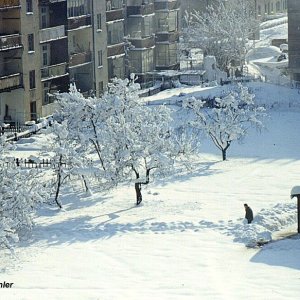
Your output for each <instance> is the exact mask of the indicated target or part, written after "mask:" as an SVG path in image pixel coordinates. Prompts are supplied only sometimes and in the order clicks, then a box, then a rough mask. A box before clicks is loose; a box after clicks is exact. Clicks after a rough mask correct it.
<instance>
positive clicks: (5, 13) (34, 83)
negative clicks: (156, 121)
mask: <svg viewBox="0 0 300 300" xmlns="http://www.w3.org/2000/svg"><path fill="white" fill-rule="evenodd" d="M105 9H106V4H105V1H104V0H103V1H93V0H68V1H63V0H39V1H33V0H0V63H1V64H0V122H1V123H2V122H5V123H11V124H14V123H24V122H25V121H28V120H36V119H37V118H38V117H41V116H43V114H47V111H46V110H45V109H44V108H46V107H47V105H48V104H49V103H50V102H51V96H50V95H51V94H54V93H56V92H65V91H68V88H69V84H70V82H74V83H76V85H77V87H78V89H80V90H81V91H82V92H83V93H85V94H91V93H95V92H96V93H98V94H99V92H101V90H103V87H104V86H105V85H106V83H107V81H108V77H107V59H106V53H107V45H106V40H107V36H106V25H105ZM102 28H103V29H102Z"/></svg>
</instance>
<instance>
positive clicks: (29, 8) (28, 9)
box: [26, 0, 33, 12]
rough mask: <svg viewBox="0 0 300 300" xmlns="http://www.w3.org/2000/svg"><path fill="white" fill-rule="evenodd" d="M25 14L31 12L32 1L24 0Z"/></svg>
mask: <svg viewBox="0 0 300 300" xmlns="http://www.w3.org/2000/svg"><path fill="white" fill-rule="evenodd" d="M26 12H33V9H32V0H26Z"/></svg>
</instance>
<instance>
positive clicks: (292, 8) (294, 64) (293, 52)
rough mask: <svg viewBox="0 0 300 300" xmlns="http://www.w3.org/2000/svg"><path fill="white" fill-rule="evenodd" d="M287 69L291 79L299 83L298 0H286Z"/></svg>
mask: <svg viewBox="0 0 300 300" xmlns="http://www.w3.org/2000/svg"><path fill="white" fill-rule="evenodd" d="M288 41H289V69H290V74H291V79H292V80H294V81H296V82H298V83H300V1H299V0H289V1H288Z"/></svg>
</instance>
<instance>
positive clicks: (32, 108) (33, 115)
mask: <svg viewBox="0 0 300 300" xmlns="http://www.w3.org/2000/svg"><path fill="white" fill-rule="evenodd" d="M30 119H31V120H34V121H36V120H37V113H36V101H33V102H30Z"/></svg>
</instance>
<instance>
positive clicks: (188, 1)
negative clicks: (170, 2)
mask: <svg viewBox="0 0 300 300" xmlns="http://www.w3.org/2000/svg"><path fill="white" fill-rule="evenodd" d="M224 1H235V0H224ZM245 1H249V0H245ZM250 1H251V2H252V3H253V5H254V6H255V7H256V15H257V17H258V18H259V19H260V20H262V21H263V20H265V19H267V18H268V17H270V16H272V15H275V14H278V13H284V12H286V11H287V0H250ZM215 2H216V0H185V1H182V4H181V9H182V11H183V12H184V11H185V10H187V11H190V12H191V11H193V10H197V11H205V9H206V7H207V6H208V5H213V4H214V3H215Z"/></svg>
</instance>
